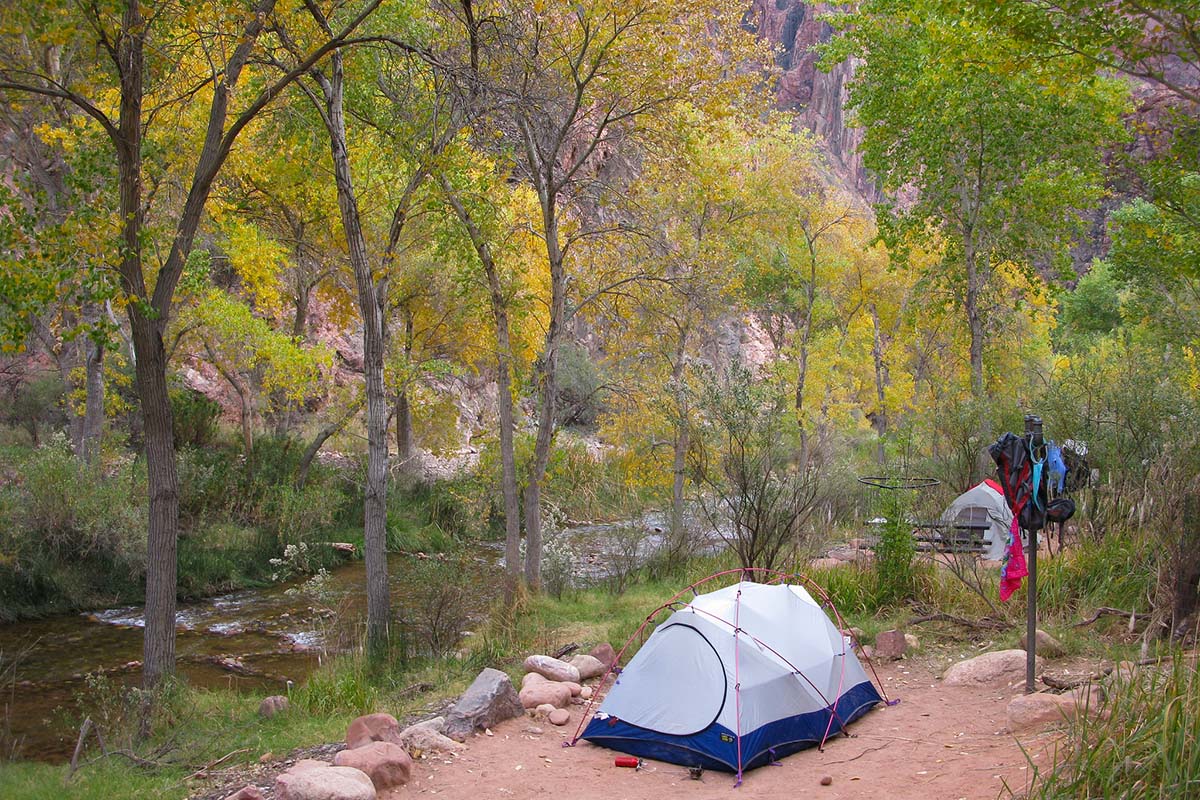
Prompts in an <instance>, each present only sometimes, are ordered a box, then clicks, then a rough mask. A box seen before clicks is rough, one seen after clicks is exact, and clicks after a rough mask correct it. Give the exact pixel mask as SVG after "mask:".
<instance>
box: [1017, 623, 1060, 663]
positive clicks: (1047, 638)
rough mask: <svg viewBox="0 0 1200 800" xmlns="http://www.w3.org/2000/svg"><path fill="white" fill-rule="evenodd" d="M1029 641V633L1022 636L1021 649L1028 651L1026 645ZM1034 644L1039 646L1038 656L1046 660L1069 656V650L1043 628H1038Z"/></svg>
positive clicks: (1034, 636)
mask: <svg viewBox="0 0 1200 800" xmlns="http://www.w3.org/2000/svg"><path fill="white" fill-rule="evenodd" d="M1028 640H1029V635H1028V633H1022V634H1021V649H1022V650H1028V649H1029V647H1028V645H1027V644H1026V643H1027V642H1028ZM1033 640H1034V643H1035V644H1036V645H1037V654H1038V655H1039V656H1045V657H1046V658H1061V657H1062V656H1065V655H1066V654H1067V648H1065V647H1063V645H1062V642H1060V641H1059V640H1058V639H1055V638H1054V637H1053V636H1051V635H1050V634H1048V633H1046V632H1045V631H1044V630H1042V629H1041V628H1038V629H1037V631H1035V632H1034V635H1033Z"/></svg>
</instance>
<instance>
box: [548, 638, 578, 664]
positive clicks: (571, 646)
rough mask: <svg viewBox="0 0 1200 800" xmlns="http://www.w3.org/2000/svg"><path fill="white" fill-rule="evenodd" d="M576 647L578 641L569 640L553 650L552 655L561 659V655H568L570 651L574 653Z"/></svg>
mask: <svg viewBox="0 0 1200 800" xmlns="http://www.w3.org/2000/svg"><path fill="white" fill-rule="evenodd" d="M578 649H579V643H578V642H571V643H570V644H565V645H563V646H562V647H560V648H558V649H557V650H555V651H554V657H555V658H557V659H559V660H560V661H561V660H562V657H563V656H566V655H570V654H571V653H574V652H575V651H576V650H578Z"/></svg>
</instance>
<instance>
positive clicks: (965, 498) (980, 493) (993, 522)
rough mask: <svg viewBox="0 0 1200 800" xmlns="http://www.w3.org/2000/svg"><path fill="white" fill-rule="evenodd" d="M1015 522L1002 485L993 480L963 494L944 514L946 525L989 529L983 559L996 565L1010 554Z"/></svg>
mask: <svg viewBox="0 0 1200 800" xmlns="http://www.w3.org/2000/svg"><path fill="white" fill-rule="evenodd" d="M1012 518H1013V514H1012V510H1011V509H1010V508H1009V507H1008V503H1007V502H1006V501H1005V499H1004V493H1003V492H1002V491H1001V490H1000V485H999V484H997V483H996V482H995V481H993V480H991V479H990V478H989V479H988V480H985V481H984V482H983V483H980V484H979V485H978V486H973V487H971V488H970V489H968V490H967V491H965V492H963V493H962V494H960V495H959V496H958V497H957V498H955V499H954V502H952V503H951V504H950V505H949V506H948V507H947V508H946V510H945V511H944V512H943V513H942V522H944V523H947V524H959V525H987V530H985V531H984V532H983V541H984V550H983V553H982V556H983V557H984V558H988V559H991V560H993V561H1001V560H1003V559H1004V554H1005V552H1006V551H1007V550H1008V541H1009V539H1008V537H1009V535H1010V533H1009V532H1010V530H1011V527H1012Z"/></svg>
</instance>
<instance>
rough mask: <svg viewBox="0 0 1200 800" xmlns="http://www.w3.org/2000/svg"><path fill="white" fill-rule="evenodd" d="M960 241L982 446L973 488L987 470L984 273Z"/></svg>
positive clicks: (970, 246)
mask: <svg viewBox="0 0 1200 800" xmlns="http://www.w3.org/2000/svg"><path fill="white" fill-rule="evenodd" d="M963 238H964V242H965V244H964V248H963V260H964V261H965V263H966V267H967V293H966V302H965V303H964V306H965V310H966V312H967V328H968V329H969V331H970V334H971V345H970V355H971V397H972V398H973V399H974V401H975V408H976V413H977V414H978V415H979V417H978V421H977V423H976V424H977V429H978V431H979V441H980V442H982V443H983V445H982V446H981V447H980V449H979V452H977V453H976V454H975V459H974V461H973V462H972V471H971V475H970V483H971V485H972V486H973V485H975V484H976V483H978V482H979V481H980V480H982V479H983V476H984V475H986V474H987V472H988V470H990V469H991V460H990V459H989V458H988V455H987V450H986V445H987V443H988V441H989V440H990V439H991V427H992V426H991V422H990V420H989V418H988V413H987V404H986V400H987V393H986V388H985V386H984V382H983V339H984V330H983V316H982V315H981V314H980V313H979V296H980V294H982V292H983V288H984V285H985V284H986V283H987V274H986V272H983V271H981V270H980V269H979V263H978V254H977V253H976V252H975V246H974V244H973V243H972V241H971V234H970V232H968V233H967V235H966V236H964V237H963Z"/></svg>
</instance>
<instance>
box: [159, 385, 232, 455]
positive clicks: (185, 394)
mask: <svg viewBox="0 0 1200 800" xmlns="http://www.w3.org/2000/svg"><path fill="white" fill-rule="evenodd" d="M170 397H171V429H172V431H173V432H174V434H175V446H176V447H178V448H184V447H207V446H208V445H209V444H210V443H211V442H212V441H213V439H215V438H216V435H217V420H218V419H220V417H221V405H220V404H219V403H217V402H216V401H214V400H209V399H208V398H207V397H205V396H204V395H203V394H201V393H200V392H197V391H196V390H195V389H190V388H188V387H186V386H176V387H172V388H171V390H170Z"/></svg>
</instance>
